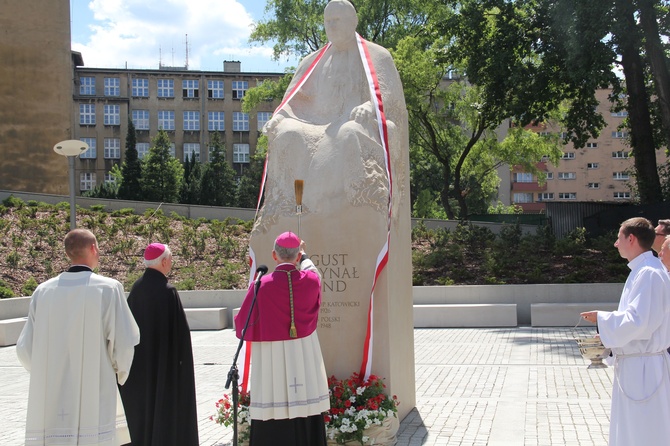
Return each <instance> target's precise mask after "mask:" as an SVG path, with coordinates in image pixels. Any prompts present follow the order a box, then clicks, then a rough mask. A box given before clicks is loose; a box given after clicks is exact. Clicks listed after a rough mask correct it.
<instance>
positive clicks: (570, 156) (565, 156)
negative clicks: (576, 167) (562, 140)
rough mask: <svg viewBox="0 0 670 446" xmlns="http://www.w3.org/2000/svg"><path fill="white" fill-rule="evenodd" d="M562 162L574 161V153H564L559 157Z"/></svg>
mask: <svg viewBox="0 0 670 446" xmlns="http://www.w3.org/2000/svg"><path fill="white" fill-rule="evenodd" d="M561 159H562V160H573V159H575V152H564V153H563V155H562V156H561Z"/></svg>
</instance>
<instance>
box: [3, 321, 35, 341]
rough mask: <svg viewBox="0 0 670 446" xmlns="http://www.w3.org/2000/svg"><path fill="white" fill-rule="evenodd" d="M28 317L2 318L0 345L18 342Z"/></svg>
mask: <svg viewBox="0 0 670 446" xmlns="http://www.w3.org/2000/svg"><path fill="white" fill-rule="evenodd" d="M27 320H28V318H27V317H17V318H12V319H3V320H0V347H7V346H8V345H14V344H16V341H17V340H18V339H19V335H20V334H21V330H23V326H24V325H26V321H27Z"/></svg>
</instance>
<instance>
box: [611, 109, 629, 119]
mask: <svg viewBox="0 0 670 446" xmlns="http://www.w3.org/2000/svg"><path fill="white" fill-rule="evenodd" d="M612 116H613V117H615V118H625V117H626V116H628V112H627V111H626V110H621V111H617V112H612Z"/></svg>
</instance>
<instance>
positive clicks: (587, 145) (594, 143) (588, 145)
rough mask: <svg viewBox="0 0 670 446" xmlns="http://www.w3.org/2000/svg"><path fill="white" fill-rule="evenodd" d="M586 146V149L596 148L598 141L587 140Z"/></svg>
mask: <svg viewBox="0 0 670 446" xmlns="http://www.w3.org/2000/svg"><path fill="white" fill-rule="evenodd" d="M586 148H587V149H597V148H598V143H597V142H587V143H586Z"/></svg>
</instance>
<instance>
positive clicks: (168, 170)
mask: <svg viewBox="0 0 670 446" xmlns="http://www.w3.org/2000/svg"><path fill="white" fill-rule="evenodd" d="M183 180H184V167H183V166H182V164H181V163H180V162H179V160H178V159H177V158H175V157H174V156H172V155H171V154H170V138H169V136H168V134H167V132H166V131H165V130H159V131H158V135H156V137H155V138H154V140H153V141H152V146H151V148H150V149H149V153H148V154H147V157H146V159H145V160H144V163H142V182H141V187H142V193H143V196H144V199H145V200H146V201H159V202H162V203H178V202H179V192H180V190H181V184H182V182H183Z"/></svg>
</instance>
